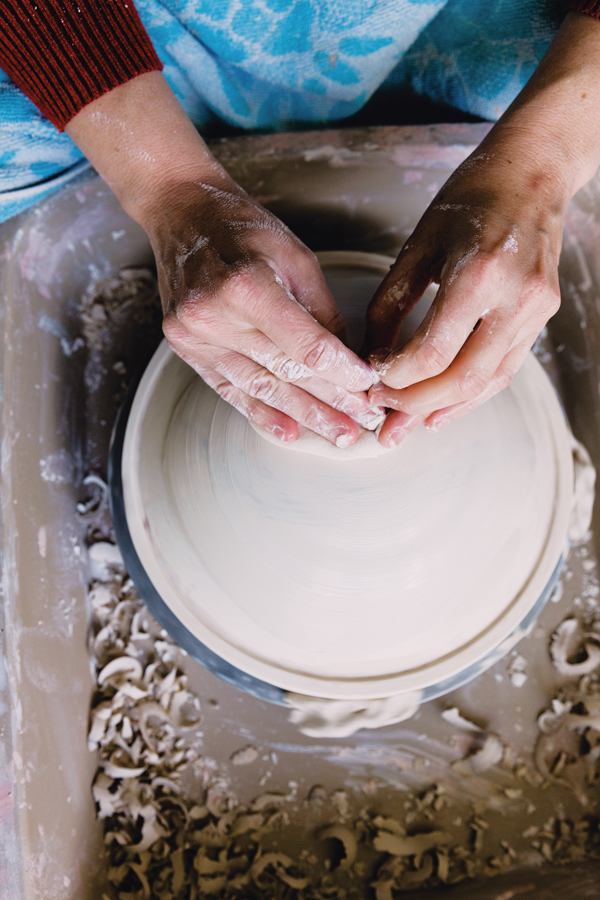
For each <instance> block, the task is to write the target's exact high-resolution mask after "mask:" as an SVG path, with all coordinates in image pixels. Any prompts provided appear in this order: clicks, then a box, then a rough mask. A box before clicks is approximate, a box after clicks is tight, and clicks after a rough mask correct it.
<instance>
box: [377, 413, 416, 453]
mask: <svg viewBox="0 0 600 900" xmlns="http://www.w3.org/2000/svg"><path fill="white" fill-rule="evenodd" d="M422 421H423V416H411V415H409V414H408V413H405V412H391V413H389V414H388V417H387V419H386V420H385V422H384V423H383V426H382V428H381V431H380V432H379V443H380V444H383V446H384V447H388V448H389V449H390V450H391V449H392V448H393V447H397V446H398V444H401V443H402V441H403V440H404V438H405V437H407V436H408V435H409V434H410V433H411V431H414V430H415V428H416V427H417V426H418V425H420V424H421V422H422Z"/></svg>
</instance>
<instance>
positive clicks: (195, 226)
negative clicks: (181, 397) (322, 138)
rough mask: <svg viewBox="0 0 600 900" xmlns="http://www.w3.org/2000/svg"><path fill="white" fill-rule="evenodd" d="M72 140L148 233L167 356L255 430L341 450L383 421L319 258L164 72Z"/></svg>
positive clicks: (95, 116) (99, 106) (96, 110)
mask: <svg viewBox="0 0 600 900" xmlns="http://www.w3.org/2000/svg"><path fill="white" fill-rule="evenodd" d="M66 130H67V133H68V134H69V135H70V137H72V138H73V140H74V141H75V143H76V144H77V145H78V146H79V147H80V148H81V149H82V150H83V152H84V153H85V155H86V156H87V157H88V159H89V160H90V162H91V163H92V164H93V165H94V167H95V168H96V170H97V171H98V172H99V173H100V174H101V175H102V177H103V178H104V180H105V181H106V182H107V183H108V184H109V185H110V187H111V188H112V189H113V190H114V192H115V193H116V195H117V197H118V198H119V200H120V201H121V203H122V205H123V208H124V209H125V211H126V212H127V213H129V215H130V216H131V217H132V218H133V219H135V220H136V221H137V222H139V224H140V225H141V226H142V227H143V228H144V229H145V231H146V232H147V234H148V235H149V237H150V240H151V242H152V247H153V249H154V253H155V256H156V263H157V267H158V276H159V283H160V291H161V297H162V303H163V310H164V315H165V320H164V330H165V335H166V337H167V340H168V342H169V344H170V345H171V347H172V348H173V350H174V351H175V352H176V353H178V354H179V356H181V357H182V358H183V359H184V360H185V361H186V362H188V363H189V364H190V365H191V366H192V367H193V368H194V369H195V370H196V371H197V372H198V373H199V374H200V375H201V376H202V377H203V378H204V379H205V381H207V382H208V384H210V385H211V387H213V388H214V389H215V390H216V391H217V392H218V393H219V394H220V395H221V396H222V397H224V398H225V399H226V400H227V401H228V402H229V403H231V404H233V406H235V407H236V408H237V409H238V410H240V412H242V413H243V414H244V415H245V416H247V417H248V418H249V419H251V420H252V422H254V423H255V424H256V425H258V426H259V427H260V428H264V429H266V430H267V431H270V432H271V433H272V434H274V435H276V436H277V437H279V438H280V439H281V440H285V441H293V440H294V439H295V438H296V437H297V435H298V423H300V424H301V425H304V426H305V427H306V428H309V429H310V430H312V431H314V432H316V433H317V434H320V435H322V436H323V437H324V438H326V439H327V440H329V441H331V442H332V443H334V444H337V445H338V446H342V447H343V446H348V445H350V444H352V443H354V442H355V441H356V440H357V438H358V435H359V426H364V427H367V428H371V429H374V428H375V427H376V426H377V424H378V423H379V422H380V421H381V420H382V418H383V416H382V413H381V411H380V410H377V409H374V408H373V406H372V404H370V403H369V400H368V398H367V395H366V391H367V390H368V389H369V388H370V387H371V385H372V384H373V383H374V381H376V380H377V376H376V375H375V374H374V371H373V369H372V368H371V366H370V365H369V364H368V363H366V362H364V361H363V360H361V359H359V357H358V356H356V355H355V354H354V353H352V351H350V350H349V349H348V348H347V347H346V346H345V345H344V344H343V341H342V338H343V331H344V329H343V322H342V320H341V317H340V314H339V312H338V310H337V307H336V305H335V301H334V299H333V297H332V295H331V293H330V291H329V290H328V288H327V286H326V284H325V281H324V279H323V275H322V273H321V270H320V268H319V265H318V263H317V260H316V259H315V257H314V255H313V254H312V253H311V252H310V251H309V250H308V248H307V247H305V246H304V244H302V243H301V241H299V240H298V238H296V237H295V236H294V235H293V234H292V233H291V232H290V231H289V230H288V229H287V228H286V227H285V225H283V223H282V222H280V221H279V220H278V219H277V218H275V216H273V215H271V213H269V212H267V210H265V209H263V207H261V206H260V204H258V203H256V201H254V200H252V199H251V197H249V196H248V194H246V193H245V191H243V190H242V189H241V188H240V187H239V186H238V185H237V184H235V182H234V181H233V180H232V179H231V178H230V177H229V175H228V174H227V173H226V172H225V170H224V169H223V168H222V167H221V166H220V165H219V163H218V162H217V161H216V160H215V158H214V157H213V156H212V154H211V153H210V151H209V149H208V147H207V146H206V144H205V143H204V142H203V140H202V138H201V137H200V135H199V134H198V132H197V131H196V129H195V128H194V126H193V125H192V123H191V122H190V120H189V119H188V118H187V116H186V115H185V113H184V111H183V109H182V108H181V106H180V105H179V103H178V102H177V100H176V99H175V96H174V95H173V93H172V92H171V90H170V88H169V86H168V85H167V83H166V81H165V79H164V78H163V76H162V75H161V74H160V73H159V72H149V73H146V74H144V75H138V76H137V78H134V79H132V80H131V81H129V82H127V83H126V84H123V85H121V86H120V87H117V88H115V89H114V90H112V91H110V92H109V93H108V94H104V95H103V96H102V97H99V98H98V99H97V100H94V101H93V102H92V103H90V104H89V105H88V106H86V107H84V108H83V109H82V110H81V111H80V112H79V113H77V115H76V116H75V117H74V118H73V119H72V120H71V122H69V124H68V126H67V129H66Z"/></svg>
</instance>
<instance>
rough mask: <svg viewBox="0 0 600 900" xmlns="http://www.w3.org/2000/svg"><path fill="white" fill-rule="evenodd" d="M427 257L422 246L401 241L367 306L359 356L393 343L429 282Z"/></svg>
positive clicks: (429, 263) (429, 266)
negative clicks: (362, 344) (392, 260)
mask: <svg viewBox="0 0 600 900" xmlns="http://www.w3.org/2000/svg"><path fill="white" fill-rule="evenodd" d="M431 281H432V277H431V261H430V259H429V258H428V257H427V256H426V255H423V253H422V249H421V248H420V247H418V246H417V245H416V244H415V245H412V244H410V242H407V244H405V246H404V248H403V249H402V250H401V252H400V255H399V256H398V259H397V260H396V262H395V263H394V265H393V266H392V267H391V269H390V271H389V272H388V274H387V275H386V276H385V278H384V279H383V281H382V282H381V284H380V285H379V287H378V288H377V291H376V292H375V295H374V296H373V299H372V300H371V302H370V304H369V307H368V309H367V333H366V336H365V343H364V346H363V349H362V351H361V356H368V355H369V354H370V353H372V352H373V351H374V350H378V349H379V348H380V347H395V346H396V342H397V340H398V335H399V333H400V328H401V326H402V322H403V321H404V319H405V318H406V317H407V316H408V314H409V313H410V311H411V310H412V309H413V308H414V306H415V305H416V304H417V303H418V301H419V300H420V299H421V297H422V296H423V293H424V292H425V290H426V289H427V288H428V287H429V285H430V284H431Z"/></svg>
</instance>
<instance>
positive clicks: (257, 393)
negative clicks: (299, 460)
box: [207, 348, 359, 447]
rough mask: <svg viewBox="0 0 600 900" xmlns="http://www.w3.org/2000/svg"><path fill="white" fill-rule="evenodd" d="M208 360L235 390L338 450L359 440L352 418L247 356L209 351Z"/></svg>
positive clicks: (212, 349)
mask: <svg viewBox="0 0 600 900" xmlns="http://www.w3.org/2000/svg"><path fill="white" fill-rule="evenodd" d="M207 361H208V362H209V365H210V368H211V369H213V370H214V371H216V372H217V373H218V374H219V375H220V376H221V378H222V379H224V380H225V381H227V382H229V383H230V384H232V385H233V386H234V387H235V388H238V389H239V390H241V391H243V392H244V393H246V394H248V395H249V396H250V397H252V398H254V399H256V400H260V401H261V402H262V403H263V404H265V405H266V406H269V407H272V408H273V409H276V410H279V411H280V412H283V413H285V414H286V415H287V416H289V417H290V418H292V419H294V421H296V422H298V423H300V424H301V425H304V426H305V427H306V428H308V429H310V430H311V431H314V432H315V433H316V434H320V435H321V436H322V437H324V438H325V439H326V440H328V441H330V442H331V443H332V444H335V445H336V446H337V447H349V446H350V445H351V444H353V443H355V441H356V440H357V438H358V434H359V431H358V426H357V424H356V422H354V421H353V420H352V419H351V418H350V417H349V416H347V415H345V414H344V413H342V412H339V411H338V410H335V409H332V408H331V407H330V406H328V405H327V404H326V403H323V402H322V401H320V400H317V399H316V398H315V397H311V395H310V394H307V393H306V391H304V390H302V389H301V388H299V387H297V386H296V385H295V384H289V383H286V382H284V381H281V380H280V379H279V378H277V376H276V375H273V374H272V373H271V372H269V371H268V370H267V369H265V368H264V367H263V366H261V365H259V364H258V363H256V362H254V361H253V360H251V359H248V358H247V357H246V356H242V355H241V354H239V353H234V352H232V351H230V350H217V349H214V348H209V350H208V353H207ZM216 389H217V388H215V390H216ZM218 392H219V391H218Z"/></svg>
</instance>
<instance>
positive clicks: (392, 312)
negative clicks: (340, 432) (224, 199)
mask: <svg viewBox="0 0 600 900" xmlns="http://www.w3.org/2000/svg"><path fill="white" fill-rule="evenodd" d="M599 164H600V22H598V21H596V20H595V19H594V18H592V17H591V16H587V15H583V14H581V13H574V12H573V13H569V14H568V15H567V17H566V19H565V21H564V23H563V25H562V26H561V28H560V30H559V32H558V34H557V36H556V38H555V39H554V41H553V43H552V46H551V47H550V49H549V51H548V52H547V54H546V56H545V57H544V59H543V60H542V62H541V63H540V65H539V66H538V68H537V70H536V71H535V73H534V74H533V76H532V77H531V79H530V80H529V82H528V83H527V85H526V86H525V88H524V89H523V90H522V91H521V93H520V94H519V96H518V97H517V98H516V100H515V101H514V103H513V104H512V105H511V106H510V107H509V109H508V110H507V111H506V113H505V114H504V115H503V116H502V117H501V119H500V120H499V121H498V122H497V123H496V125H495V126H494V127H493V128H492V130H491V131H490V133H489V134H488V135H487V137H486V138H485V139H484V141H483V142H482V143H481V145H480V146H479V147H478V148H477V150H476V151H475V152H474V153H473V154H472V155H471V156H470V157H469V159H467V160H466V162H464V163H463V165H462V166H460V167H459V168H458V169H457V171H456V172H455V173H454V174H453V175H452V176H451V178H450V179H449V180H448V181H447V183H446V184H445V185H444V187H443V188H442V189H441V191H440V192H439V194H438V195H437V197H436V198H435V200H434V201H433V203H432V204H431V206H430V207H429V209H428V210H427V211H426V212H425V214H424V215H423V217H422V219H421V221H420V222H419V224H418V225H417V228H416V230H415V232H414V234H413V235H412V236H411V237H410V238H409V240H408V241H407V243H406V244H405V246H404V247H403V249H402V251H401V252H400V255H399V257H398V259H397V261H396V263H395V264H394V266H393V267H392V269H391V270H390V273H389V274H388V275H387V277H386V278H385V279H384V281H383V283H382V285H381V287H380V288H379V290H378V291H377V293H376V294H375V297H374V298H373V301H372V302H371V305H370V307H369V310H368V314H367V339H366V347H365V352H366V353H371V354H372V356H371V362H372V364H373V366H374V368H375V370H376V371H377V373H378V374H379V376H380V378H381V382H382V383H381V384H378V385H375V386H374V387H372V388H371V390H370V392H369V394H370V397H371V402H372V403H373V404H375V405H378V406H386V407H388V408H390V409H392V410H394V411H393V412H391V413H390V414H389V415H388V417H387V420H386V422H385V423H384V425H383V428H382V429H381V432H380V435H379V440H380V441H381V442H382V443H383V444H384V445H387V446H393V445H395V444H398V443H400V441H401V440H402V439H403V438H404V437H405V436H406V434H408V433H409V432H410V431H411V430H412V429H413V428H415V427H416V426H417V425H418V424H419V423H420V422H422V421H425V424H426V426H427V427H429V428H430V429H431V430H434V431H435V430H438V429H439V428H441V427H443V426H444V425H447V424H448V423H449V422H451V421H453V420H454V419H456V418H458V417H459V416H462V415H464V414H465V413H466V412H469V410H472V409H474V408H475V407H476V406H478V405H479V404H480V403H483V402H484V401H485V400H487V399H488V398H489V397H491V396H492V395H493V394H495V393H497V392H498V391H500V390H501V389H502V388H503V387H505V386H506V385H507V384H508V383H509V382H510V380H511V379H512V377H513V375H514V374H515V372H516V371H517V369H518V368H519V366H520V365H521V363H522V362H523V361H524V359H525V357H526V356H527V353H528V352H529V350H530V348H531V346H532V345H533V343H534V341H535V339H536V337H537V335H538V334H539V332H540V331H541V329H542V328H543V327H544V325H545V324H546V322H547V320H548V319H549V318H550V316H552V315H553V314H554V313H555V312H556V310H557V309H558V306H559V302H560V294H559V286H558V258H559V254H560V247H561V240H562V226H563V218H564V213H565V209H566V207H567V204H568V202H569V200H570V199H571V197H572V196H573V195H574V194H575V192H576V191H577V190H579V188H580V187H582V186H583V185H584V184H585V183H586V182H587V181H589V179H590V178H591V177H592V176H593V175H594V173H595V172H596V170H597V168H598V165H599ZM431 283H437V284H439V285H440V289H439V291H438V295H437V297H436V300H435V302H434V304H433V306H432V307H431V310H430V311H429V313H428V314H427V316H426V317H425V320H424V321H423V323H422V325H421V326H420V328H419V329H418V331H417V334H416V335H415V337H414V338H413V339H412V340H411V341H409V343H408V344H407V345H406V346H405V347H404V348H403V349H402V350H400V351H397V352H391V350H390V349H389V348H393V347H394V346H395V344H396V341H397V338H398V333H399V331H400V326H401V324H402V321H403V319H404V318H405V317H406V316H407V315H408V313H409V312H410V310H411V309H412V308H413V307H414V306H415V304H416V303H417V302H418V301H419V300H420V298H421V296H422V295H423V292H424V291H425V289H426V287H427V286H428V285H429V284H431ZM381 348H388V349H387V350H383V351H382V350H381Z"/></svg>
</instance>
